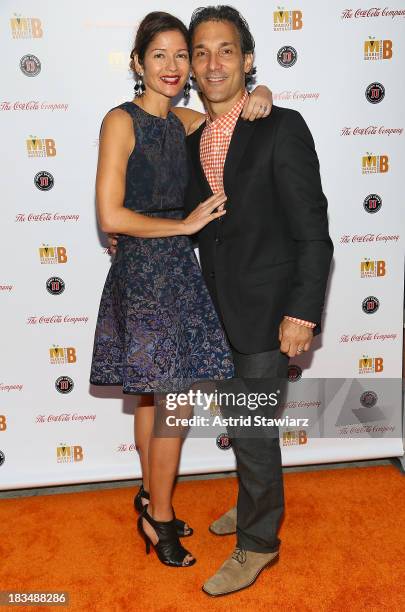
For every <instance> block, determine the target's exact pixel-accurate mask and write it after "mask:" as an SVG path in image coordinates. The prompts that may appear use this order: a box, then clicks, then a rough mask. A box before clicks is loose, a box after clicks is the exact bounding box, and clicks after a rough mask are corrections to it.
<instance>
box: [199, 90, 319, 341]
mask: <svg viewBox="0 0 405 612" xmlns="http://www.w3.org/2000/svg"><path fill="white" fill-rule="evenodd" d="M247 97H248V92H247V91H245V93H244V95H243V96H242V98H241V99H240V100H239V101H238V102H237V103H236V104H235V105H234V106H233V107H232V109H231V110H230V111H229V113H226V115H221V116H220V117H217V119H214V121H212V120H211V117H210V116H209V114H208V113H206V124H205V127H204V130H203V133H202V135H201V141H200V160H201V165H202V167H203V170H204V173H205V176H206V178H207V181H208V184H209V186H210V187H211V189H212V193H218V192H219V191H223V189H224V165H225V160H226V156H227V153H228V149H229V144H230V142H231V139H232V134H233V131H234V129H235V126H236V123H237V121H238V118H239V115H240V114H241V112H242V109H243V106H244V104H245V102H246V100H247ZM285 318H286V319H288V320H289V321H292V322H293V323H297V324H298V325H304V326H305V327H310V328H312V329H313V328H314V327H316V324H315V323H311V322H310V321H303V320H302V319H297V318H296V317H289V316H285Z"/></svg>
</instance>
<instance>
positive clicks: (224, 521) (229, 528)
mask: <svg viewBox="0 0 405 612" xmlns="http://www.w3.org/2000/svg"><path fill="white" fill-rule="evenodd" d="M209 530H210V531H211V533H215V535H231V534H232V533H236V506H235V507H234V508H231V509H230V510H228V512H225V514H223V515H222V516H220V517H219V519H217V520H216V521H214V522H213V523H211V525H210V526H209Z"/></svg>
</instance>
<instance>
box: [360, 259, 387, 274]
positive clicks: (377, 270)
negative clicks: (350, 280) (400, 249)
mask: <svg viewBox="0 0 405 612" xmlns="http://www.w3.org/2000/svg"><path fill="white" fill-rule="evenodd" d="M385 275H386V266H385V261H384V260H383V259H376V260H374V261H372V260H370V259H366V258H365V259H364V261H362V262H360V276H361V278H375V277H378V276H385Z"/></svg>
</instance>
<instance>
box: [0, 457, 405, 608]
mask: <svg viewBox="0 0 405 612" xmlns="http://www.w3.org/2000/svg"><path fill="white" fill-rule="evenodd" d="M404 485H405V480H404V477H403V476H402V475H401V474H400V473H399V472H398V471H397V470H396V469H395V468H394V467H390V466H387V467H385V466H384V467H371V468H370V467H369V468H366V467H365V468H350V469H339V470H327V471H318V472H305V473H303V472H299V473H290V474H287V475H286V477H285V495H286V508H287V510H286V515H285V520H284V522H283V525H282V529H281V533H280V537H281V540H282V547H281V553H280V561H279V562H278V564H276V565H275V566H274V567H273V568H269V569H267V570H265V571H264V572H263V573H262V574H261V576H260V578H259V579H258V581H257V582H256V584H255V585H254V586H253V587H251V588H249V589H247V590H245V591H241V592H240V593H238V594H234V595H232V596H228V597H222V598H218V599H212V598H209V597H207V596H206V595H205V594H204V593H202V591H201V584H202V582H203V581H204V579H205V578H207V577H209V576H210V575H211V574H212V573H214V571H215V570H216V569H217V567H218V566H219V565H220V564H221V563H222V561H223V560H224V559H225V558H226V557H227V556H228V554H229V553H230V552H231V551H232V548H233V543H234V538H233V536H228V537H225V538H223V537H222V538H221V537H216V536H214V535H211V534H210V533H208V532H207V525H208V523H209V522H210V521H211V520H213V519H214V518H216V517H217V516H218V515H219V514H220V512H221V511H222V510H225V509H227V508H228V507H229V506H230V503H231V502H232V501H233V499H234V497H235V493H236V481H235V479H233V478H229V479H225V480H223V479H220V480H206V481H194V482H187V483H181V484H179V485H178V487H177V490H176V494H175V507H176V512H177V514H178V516H180V517H182V518H187V520H188V521H189V522H190V524H192V526H193V527H194V529H195V534H194V535H193V537H191V538H188V539H186V540H185V541H184V542H185V543H187V545H189V546H190V549H191V550H192V552H193V553H194V555H195V556H196V557H197V559H198V562H197V563H196V565H195V566H194V567H191V568H185V569H177V568H166V567H165V566H163V565H161V564H160V563H159V561H158V559H157V557H156V555H155V553H154V551H152V552H151V554H150V555H149V557H147V556H146V555H145V553H144V545H143V542H142V541H141V540H140V538H139V536H138V534H137V531H136V528H135V515H134V512H133V511H132V499H133V494H134V489H128V488H126V489H111V490H105V491H99V492H85V493H75V494H62V495H55V496H41V497H29V498H22V499H7V500H1V501H0V520H1V540H0V553H1V561H0V564H1V570H0V574H1V578H0V590H25V591H27V590H31V591H32V590H45V591H51V590H58V591H61V590H64V591H68V592H69V594H70V602H71V603H70V606H69V608H68V609H69V610H74V611H76V610H79V611H80V610H97V611H103V612H104V611H105V612H112V611H117V612H121V611H122V612H126V611H132V610H134V611H136V612H138V611H143V610H144V611H148V612H149V611H159V612H177V611H181V612H183V611H184V612H186V611H187V612H188V611H191V612H194V611H201V610H204V611H205V610H218V611H219V610H220V611H221V612H224V611H225V612H226V611H228V610H229V611H230V610H232V612H235V610H242V609H243V610H245V611H256V610H275V611H282V612H283V611H287V610H292V611H297V612H306V611H311V612H314V611H316V612H323V611H328V612H332V611H333V612H346V611H355V612H359V611H362V610H367V611H369V610H371V611H374V612H376V611H380V610H389V611H390V612H396V611H397V610H398V611H404V610H405V586H404V584H405V580H404V578H405V569H404V568H405V560H404V551H405V529H404V525H405V520H404V519H405V486H404ZM2 609H3V610H4V609H9V610H16V609H20V610H21V609H22V608H14V607H13V608H2ZM30 609H36V610H46V609H49V608H45V607H36V608H31V607H30V608H28V607H26V608H24V610H30ZM52 609H56V608H52ZM59 609H60V610H64V609H67V608H59Z"/></svg>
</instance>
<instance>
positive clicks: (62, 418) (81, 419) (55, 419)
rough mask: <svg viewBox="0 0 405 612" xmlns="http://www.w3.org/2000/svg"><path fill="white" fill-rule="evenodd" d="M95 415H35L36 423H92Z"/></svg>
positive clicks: (65, 413)
mask: <svg viewBox="0 0 405 612" xmlns="http://www.w3.org/2000/svg"><path fill="white" fill-rule="evenodd" d="M96 418H97V415H95V414H78V413H77V412H64V413H62V414H37V416H36V418H35V422H36V423H73V422H77V423H88V422H90V423H94V422H95V420H96Z"/></svg>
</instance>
